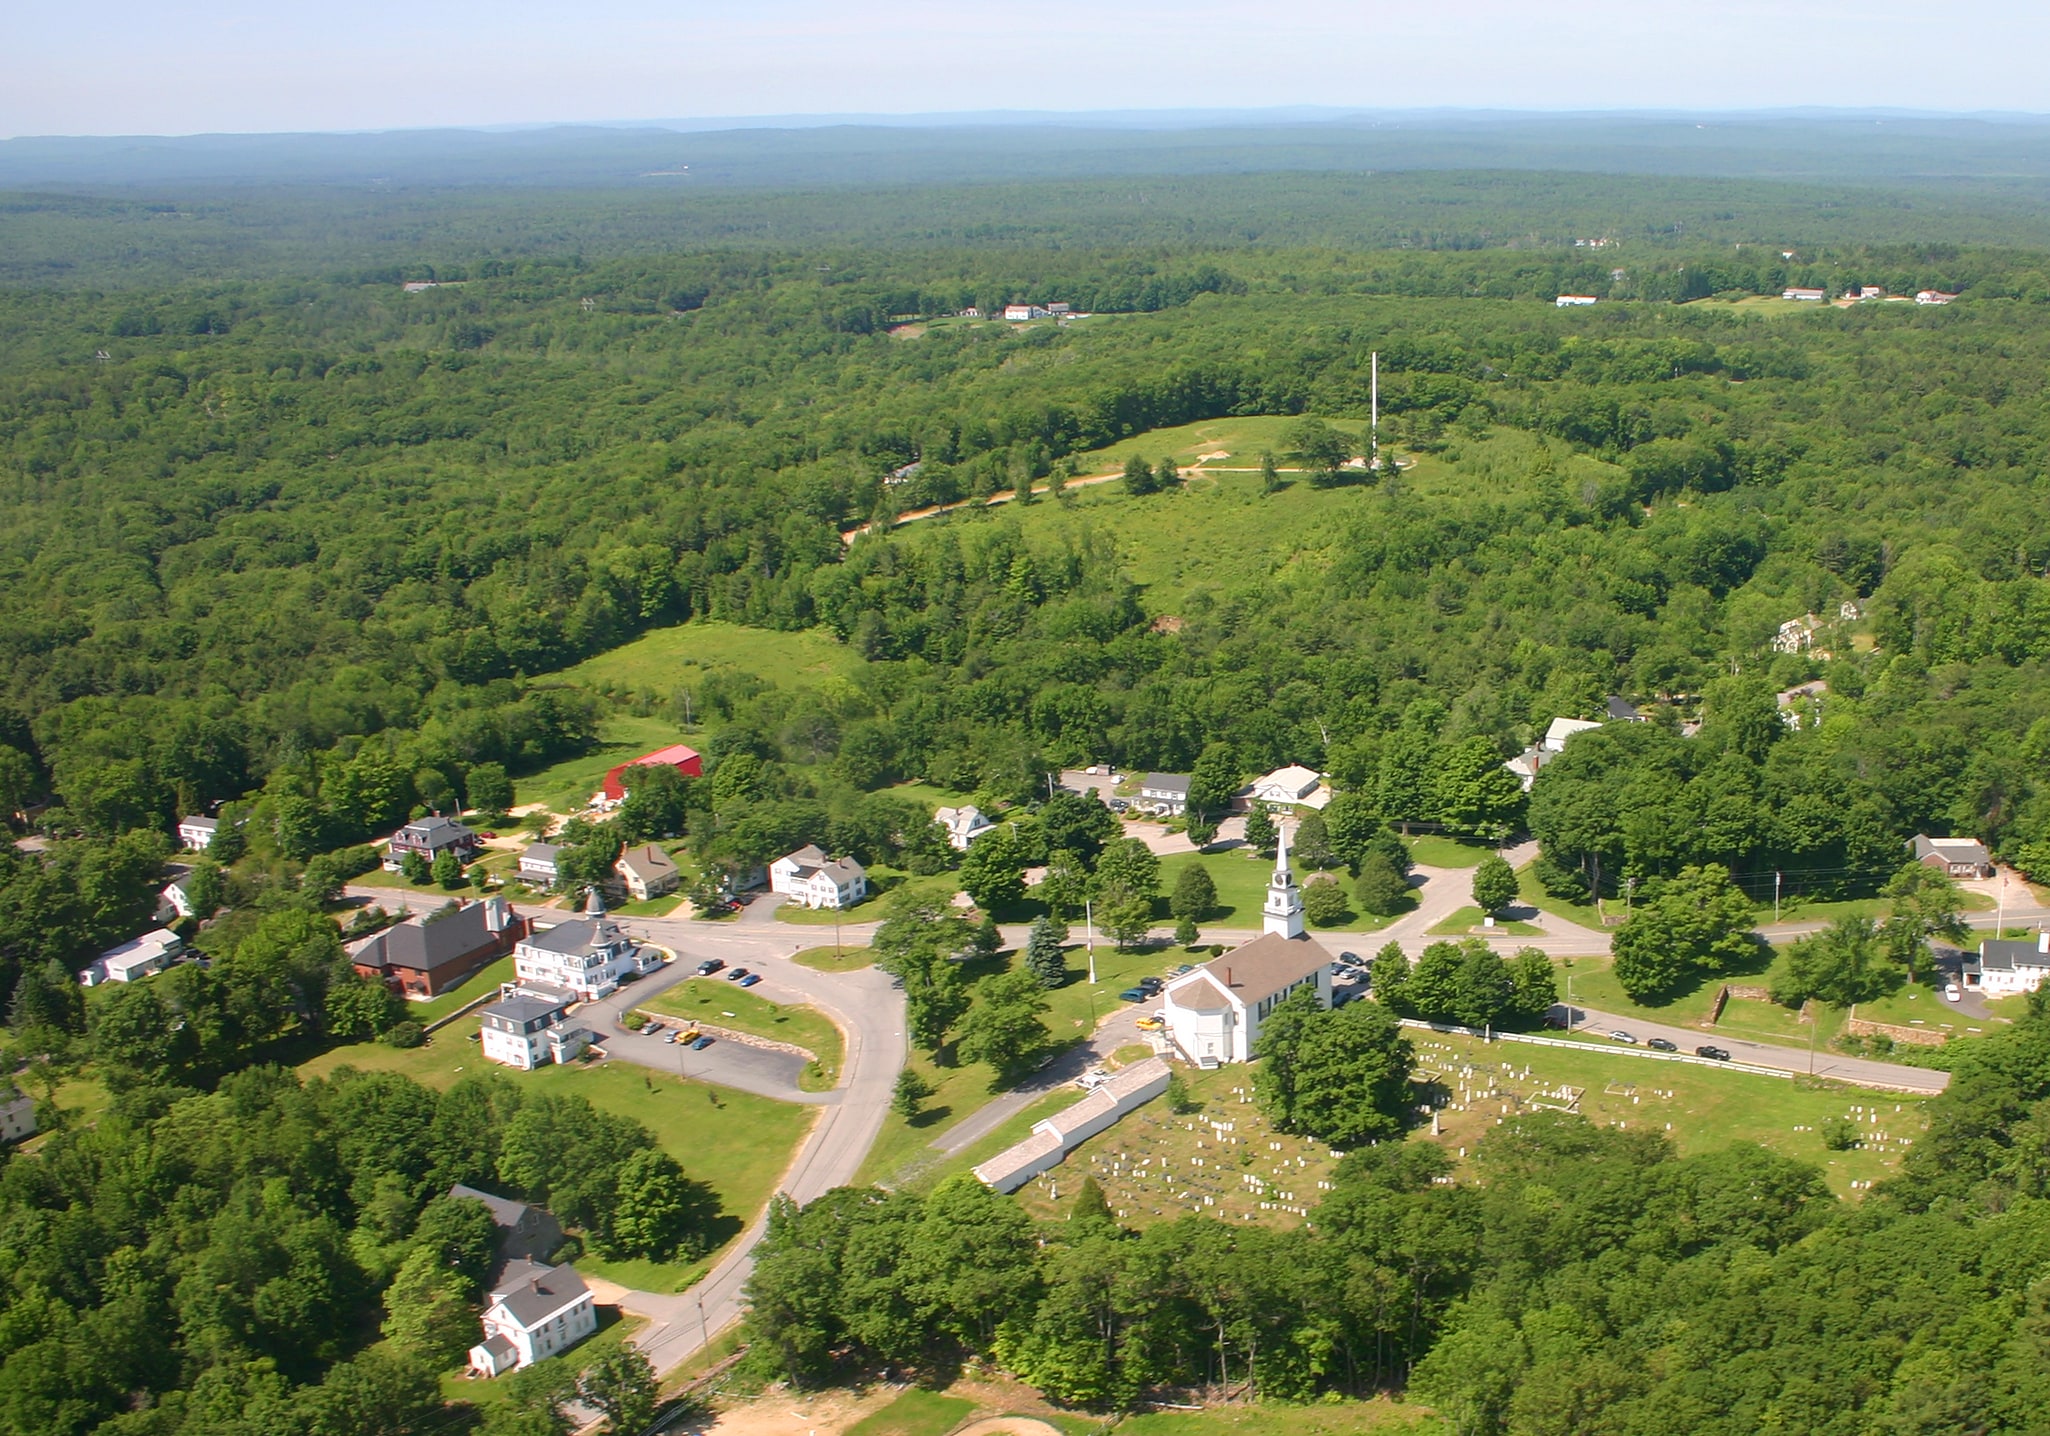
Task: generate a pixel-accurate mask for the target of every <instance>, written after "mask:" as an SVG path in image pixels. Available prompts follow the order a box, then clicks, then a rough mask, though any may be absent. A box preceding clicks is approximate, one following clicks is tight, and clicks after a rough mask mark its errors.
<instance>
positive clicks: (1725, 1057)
mask: <svg viewBox="0 0 2050 1436" xmlns="http://www.w3.org/2000/svg"><path fill="white" fill-rule="evenodd" d="M1694 1055H1695V1056H1696V1057H1706V1058H1708V1059H1710V1060H1711V1061H1714V1062H1727V1061H1729V1060H1730V1054H1729V1053H1728V1051H1726V1050H1725V1049H1723V1048H1721V1047H1697V1048H1695V1049H1694Z"/></svg>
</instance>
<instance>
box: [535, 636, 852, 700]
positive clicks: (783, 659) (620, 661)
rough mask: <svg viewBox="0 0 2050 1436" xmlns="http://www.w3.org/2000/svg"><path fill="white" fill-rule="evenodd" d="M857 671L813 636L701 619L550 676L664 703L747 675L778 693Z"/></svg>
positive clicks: (841, 652)
mask: <svg viewBox="0 0 2050 1436" xmlns="http://www.w3.org/2000/svg"><path fill="white" fill-rule="evenodd" d="M860 666H861V659H860V658H859V656H857V655H856V654H855V653H854V652H852V651H851V650H850V649H848V648H847V647H845V646H844V645H842V644H840V643H837V642H835V641H834V640H833V638H832V637H831V636H830V635H828V634H825V633H822V632H820V631H818V630H817V629H806V630H803V631H801V632H796V633H786V632H781V631H778V630H775V629H768V628H747V627H743V626H742V625H740V624H737V623H721V622H718V621H716V620H709V619H700V620H696V621H694V622H691V623H679V624H675V625H673V626H671V627H669V628H658V629H656V630H654V631H653V632H651V633H646V634H643V635H642V636H641V637H639V638H637V639H635V640H634V641H633V642H631V643H628V644H624V645H622V646H621V647H618V648H615V649H612V650H611V651H609V652H606V653H601V654H599V655H597V656H596V657H595V658H587V659H585V660H584V661H583V662H582V663H579V664H577V665H576V666H575V667H573V668H565V669H562V670H561V671H559V672H557V673H554V674H551V675H549V676H550V677H551V678H554V679H556V680H558V681H560V682H564V683H576V684H580V685H582V686H584V687H586V688H593V689H596V690H598V691H600V692H604V693H633V692H637V691H641V690H646V691H649V692H652V693H654V694H656V695H658V696H659V697H662V698H665V699H666V698H668V697H669V695H670V694H671V693H674V692H676V691H678V690H688V689H692V688H695V687H697V686H699V685H702V684H703V683H704V682H705V681H706V680H707V679H708V678H713V679H716V677H717V676H718V675H721V674H734V673H739V674H746V675H748V676H750V677H752V678H757V679H760V680H761V681H763V682H765V683H767V684H769V685H770V686H772V687H777V688H816V687H818V686H819V685H820V684H822V683H824V682H826V681H827V680H828V679H831V678H844V677H846V676H848V675H849V674H851V673H853V672H854V670H855V669H856V668H858V667H860Z"/></svg>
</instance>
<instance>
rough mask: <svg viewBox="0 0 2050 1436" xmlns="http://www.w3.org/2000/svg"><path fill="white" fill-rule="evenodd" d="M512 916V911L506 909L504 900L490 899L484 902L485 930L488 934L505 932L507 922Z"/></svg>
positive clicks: (500, 898)
mask: <svg viewBox="0 0 2050 1436" xmlns="http://www.w3.org/2000/svg"><path fill="white" fill-rule="evenodd" d="M511 915H512V914H511V911H510V909H508V908H507V907H506V903H505V899H504V898H502V897H489V898H486V899H485V900H484V929H485V931H486V932H504V931H505V925H506V922H507V920H508V919H509V918H510V917H511Z"/></svg>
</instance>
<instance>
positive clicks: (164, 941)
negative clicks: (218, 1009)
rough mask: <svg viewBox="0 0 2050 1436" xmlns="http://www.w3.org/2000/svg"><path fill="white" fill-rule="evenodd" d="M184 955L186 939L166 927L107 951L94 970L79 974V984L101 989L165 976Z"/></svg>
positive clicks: (93, 967)
mask: <svg viewBox="0 0 2050 1436" xmlns="http://www.w3.org/2000/svg"><path fill="white" fill-rule="evenodd" d="M184 951H185V939H184V938H182V937H180V936H178V934H177V933H175V932H172V931H171V929H169V928H167V927H160V928H156V929H154V930H152V931H150V932H146V933H144V934H143V935H142V936H141V937H138V938H131V939H130V940H129V941H127V942H124V943H122V944H121V945H120V946H119V947H110V948H108V949H107V950H106V951H105V952H103V953H101V954H100V955H99V958H98V960H97V961H95V962H94V963H93V965H92V966H91V967H88V968H87V969H85V971H83V972H81V973H79V975H78V980H79V981H80V982H82V983H84V984H85V985H86V986H87V987H98V986H99V985H100V984H101V983H103V982H134V981H136V980H138V979H139V978H144V977H148V976H149V975H150V974H152V973H157V972H162V971H163V970H164V969H165V968H167V967H169V966H170V965H171V964H172V963H174V962H176V961H177V960H178V958H179V957H180V956H181V955H182V954H183V953H184Z"/></svg>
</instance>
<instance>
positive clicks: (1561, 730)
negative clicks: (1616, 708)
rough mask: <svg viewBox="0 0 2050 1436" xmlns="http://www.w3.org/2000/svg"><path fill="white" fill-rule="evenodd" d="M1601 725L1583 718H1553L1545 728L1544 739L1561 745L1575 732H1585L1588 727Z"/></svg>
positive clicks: (1592, 727)
mask: <svg viewBox="0 0 2050 1436" xmlns="http://www.w3.org/2000/svg"><path fill="white" fill-rule="evenodd" d="M1601 726H1602V725H1601V724H1599V723H1593V722H1590V721H1588V720H1587V719H1585V718H1554V719H1553V720H1552V726H1551V727H1549V728H1547V729H1545V741H1546V742H1547V743H1556V744H1560V745H1562V746H1563V745H1564V744H1565V742H1566V740H1567V739H1568V738H1571V737H1572V736H1573V735H1574V734H1575V733H1585V732H1588V731H1589V730H1590V729H1594V728H1599V727H1601Z"/></svg>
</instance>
